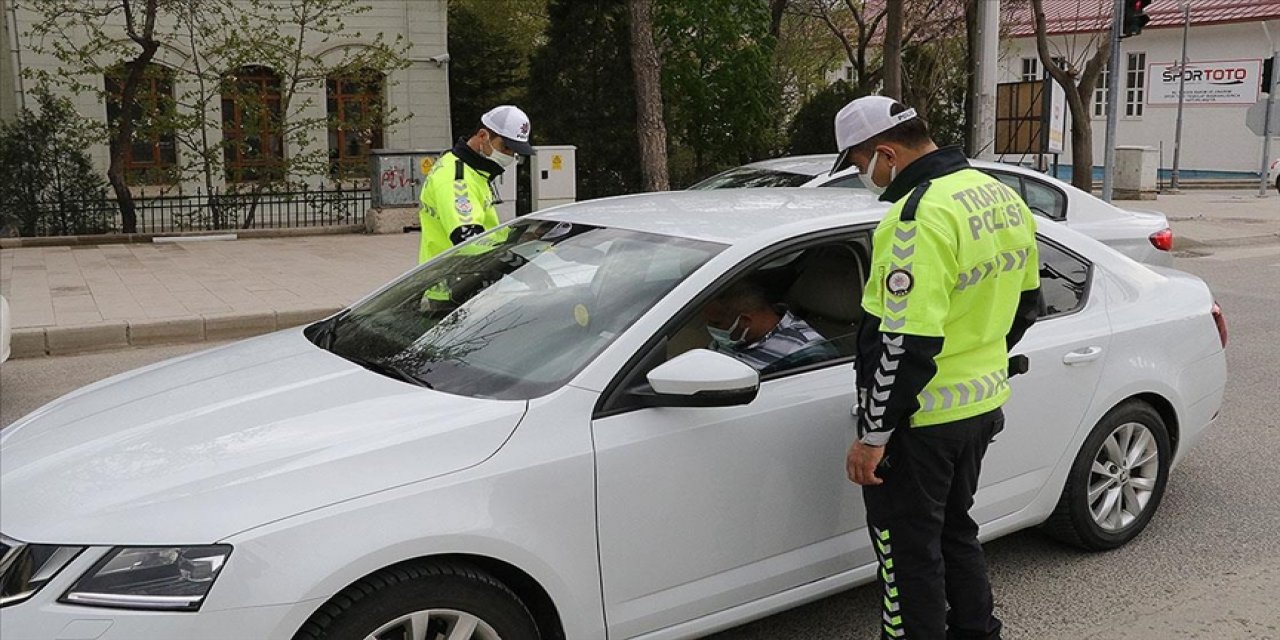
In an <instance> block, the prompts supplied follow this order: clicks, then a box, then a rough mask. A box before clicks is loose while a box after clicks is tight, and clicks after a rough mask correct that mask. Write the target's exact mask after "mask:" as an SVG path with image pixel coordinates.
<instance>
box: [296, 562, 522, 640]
mask: <svg viewBox="0 0 1280 640" xmlns="http://www.w3.org/2000/svg"><path fill="white" fill-rule="evenodd" d="M414 625H425V626H427V628H428V629H430V631H428V632H421V631H420V632H419V634H418V635H414V634H413V633H412V632H411V629H412V628H413V626H414ZM469 625H474V629H475V630H474V632H473V633H471V634H470V635H469V636H468V635H467V634H466V633H465V632H464V633H462V634H459V637H461V638H463V640H498V639H501V640H537V639H538V638H539V633H538V626H537V623H536V622H535V621H534V619H533V616H532V614H530V613H529V610H528V608H527V607H525V605H524V603H523V602H521V601H520V598H519V597H518V596H516V594H515V593H514V592H512V591H511V590H510V589H509V588H507V587H506V586H505V585H503V584H502V583H501V582H500V581H498V579H497V578H495V577H493V576H492V575H490V574H488V573H486V572H484V571H481V570H479V569H476V568H474V567H471V566H469V565H466V564H461V563H452V562H450V563H427V562H424V563H412V564H404V565H398V566H395V567H391V568H388V569H385V570H383V571H380V572H378V573H375V574H373V575H371V576H369V577H367V578H363V579H361V580H360V581H359V582H356V583H355V584H353V585H351V586H350V587H347V588H346V589H343V590H342V591H341V592H340V593H338V595H336V596H334V597H333V598H331V599H330V600H329V601H328V602H326V603H325V604H324V605H323V606H321V607H320V609H319V610H318V611H316V613H314V614H313V615H312V616H311V618H310V619H309V620H308V621H307V623H306V624H304V625H303V626H302V628H301V629H300V630H299V631H298V633H297V634H296V635H294V640H366V639H368V638H378V639H379V640H382V638H386V639H387V640H399V639H400V638H406V639H407V638H414V637H424V636H425V637H437V636H438V637H442V638H443V637H447V638H450V639H451V640H452V639H453V638H454V637H455V636H454V635H453V632H454V631H455V630H456V629H457V628H458V627H459V626H464V627H465V626H469ZM432 631H434V632H435V634H432V633H431V632H432Z"/></svg>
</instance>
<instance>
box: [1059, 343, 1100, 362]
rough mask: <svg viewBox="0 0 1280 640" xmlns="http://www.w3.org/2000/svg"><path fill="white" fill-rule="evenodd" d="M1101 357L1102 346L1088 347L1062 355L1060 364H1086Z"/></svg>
mask: <svg viewBox="0 0 1280 640" xmlns="http://www.w3.org/2000/svg"><path fill="white" fill-rule="evenodd" d="M1101 357H1102V347H1089V348H1088V349H1081V350H1079V351H1072V352H1071V353H1068V354H1067V355H1065V356H1062V364H1068V365H1074V364H1088V363H1090V362H1093V361H1094V360H1097V359H1098V358H1101Z"/></svg>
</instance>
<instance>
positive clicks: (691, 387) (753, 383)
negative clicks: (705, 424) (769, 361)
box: [632, 349, 760, 407]
mask: <svg viewBox="0 0 1280 640" xmlns="http://www.w3.org/2000/svg"><path fill="white" fill-rule="evenodd" d="M648 380H649V384H648V388H647V389H638V390H636V391H633V392H632V395H634V396H637V397H638V398H639V399H640V401H641V403H642V404H644V405H645V406H650V407H733V406H740V405H746V404H751V402H752V401H753V400H755V399H756V394H757V393H759V391H760V374H759V372H757V371H756V370H755V369H753V368H751V366H750V365H748V364H746V363H744V362H742V361H741V360H738V359H736V358H734V357H732V356H728V355H725V354H723V353H717V352H715V351H711V350H709V349H694V350H693V351H689V352H686V353H682V354H680V355H679V356H676V357H675V358H672V359H671V360H669V361H667V362H665V363H663V364H661V365H658V366H657V367H654V369H653V370H652V371H650V372H649V375H648Z"/></svg>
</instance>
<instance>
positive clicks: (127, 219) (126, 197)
mask: <svg viewBox="0 0 1280 640" xmlns="http://www.w3.org/2000/svg"><path fill="white" fill-rule="evenodd" d="M156 49H157V47H144V48H143V50H142V53H140V54H138V57H136V58H134V59H133V60H131V61H129V62H128V63H126V64H125V74H124V81H123V82H122V83H121V84H120V95H119V96H118V97H117V98H118V99H119V100H120V117H119V119H117V120H116V122H115V127H114V130H113V131H111V134H110V135H111V146H113V147H115V149H114V150H113V151H112V152H111V162H110V164H109V165H107V181H108V182H110V183H111V189H112V191H114V192H115V194H116V206H118V207H119V208H120V224H121V227H122V228H121V231H123V232H124V233H137V232H138V214H137V209H136V207H135V206H134V204H133V193H132V192H130V191H129V184H128V182H127V181H126V180H125V175H124V165H125V161H126V155H125V154H127V153H128V151H129V147H130V145H131V144H132V141H133V122H134V120H135V119H137V117H138V104H137V97H138V85H140V84H141V83H142V74H143V73H144V72H145V71H146V67H147V64H148V63H149V62H151V59H152V58H153V57H155V53H156Z"/></svg>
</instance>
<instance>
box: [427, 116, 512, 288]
mask: <svg viewBox="0 0 1280 640" xmlns="http://www.w3.org/2000/svg"><path fill="white" fill-rule="evenodd" d="M460 156H461V157H460ZM464 158H465V161H464ZM477 167H479V168H477ZM500 173H502V168H501V167H499V166H498V164H497V163H495V162H493V161H491V160H488V159H487V158H484V157H483V156H481V155H480V154H478V153H476V152H475V151H472V150H471V148H470V147H468V146H466V143H465V142H464V141H459V142H458V144H456V145H454V147H453V150H452V151H449V152H448V153H445V154H444V155H442V156H440V159H439V160H437V161H436V163H435V164H434V165H433V166H432V167H431V171H430V172H428V173H427V180H426V182H425V183H424V184H423V185H422V192H421V194H420V196H419V200H420V201H421V203H422V207H421V208H420V209H419V210H418V220H419V221H420V222H421V224H422V244H421V246H420V248H419V249H418V264H422V263H424V262H426V261H428V260H430V259H431V258H434V257H435V256H437V255H439V254H440V253H442V252H444V251H445V250H446V249H448V248H450V247H452V246H454V245H457V244H462V243H463V242H465V241H467V240H469V239H471V238H473V237H475V236H478V235H480V234H482V233H484V232H485V231H488V230H490V229H492V228H494V227H496V226H498V224H499V220H498V210H497V209H496V208H494V191H493V188H492V186H491V185H490V181H491V180H493V178H495V177H497V175H498V174H500Z"/></svg>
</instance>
